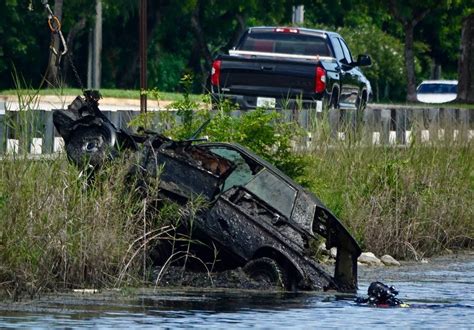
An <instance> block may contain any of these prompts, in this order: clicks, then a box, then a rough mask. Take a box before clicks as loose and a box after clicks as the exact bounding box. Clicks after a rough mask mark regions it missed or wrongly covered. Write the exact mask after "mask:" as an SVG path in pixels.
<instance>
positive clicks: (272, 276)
mask: <svg viewBox="0 0 474 330" xmlns="http://www.w3.org/2000/svg"><path fill="white" fill-rule="evenodd" d="M97 101H98V99H96V98H94V97H91V96H90V95H87V94H86V98H81V97H78V98H77V99H76V100H75V101H74V102H73V104H72V105H71V106H70V107H69V109H68V110H64V111H63V110H60V111H57V112H55V114H54V123H55V126H56V128H57V129H58V131H59V133H60V134H61V135H62V136H63V137H64V140H65V144H66V151H67V154H68V157H69V159H71V160H72V161H73V162H74V163H76V164H78V165H81V166H84V164H87V166H88V167H89V168H92V169H95V170H100V169H99V168H100V164H101V162H102V161H104V160H105V159H111V158H113V157H114V155H116V153H117V152H118V150H119V149H124V147H125V149H128V150H131V151H137V150H139V149H138V148H137V144H140V143H143V145H144V148H143V149H142V150H141V151H140V153H141V155H140V161H139V166H137V167H135V169H134V170H133V171H131V173H133V174H134V175H136V176H139V177H141V178H145V179H146V178H147V177H148V178H151V177H156V176H157V175H159V178H160V179H159V189H160V194H161V195H162V196H163V197H165V198H167V199H170V200H172V201H175V202H177V203H179V204H181V205H185V203H186V202H187V201H188V200H190V199H192V198H194V197H196V196H200V197H201V198H203V199H204V200H205V201H206V207H205V208H204V210H201V211H200V212H199V213H198V214H197V216H196V217H195V218H194V220H193V228H195V230H196V232H197V234H198V237H199V238H200V239H201V241H203V242H212V244H213V245H214V246H216V247H217V248H218V249H219V251H222V253H223V255H225V259H226V261H227V263H228V264H230V265H231V266H233V267H244V270H245V271H246V273H247V274H248V275H249V276H250V277H252V278H255V279H263V280H266V281H271V282H274V283H275V284H277V285H280V286H282V287H284V288H285V289H288V290H296V289H302V290H329V289H334V290H338V291H343V292H354V291H355V290H356V288H357V258H358V256H359V255H360V252H361V250H360V248H359V246H358V244H357V242H356V241H355V239H354V238H353V237H352V236H351V235H350V233H349V232H348V231H347V229H346V228H345V227H344V226H343V225H342V224H341V222H340V221H339V220H338V219H337V218H336V217H335V216H334V215H333V214H332V213H331V212H330V211H329V210H328V209H327V208H326V207H325V206H324V204H323V203H322V202H321V201H320V200H319V199H317V198H316V197H315V196H314V195H313V194H311V193H310V192H308V191H307V190H305V189H304V188H303V187H301V186H300V185H298V184H296V183H295V182H294V181H293V180H291V179H290V178H289V177H287V176H286V175H285V174H283V173H282V172H281V171H279V170H278V169H276V168H275V167H274V166H272V165H271V164H269V163H268V162H266V161H265V160H263V159H261V158H260V157H258V156H257V155H255V154H254V153H252V152H251V151H249V150H248V149H246V148H245V147H243V146H240V145H238V144H231V143H196V141H195V139H191V140H188V141H174V140H170V139H169V138H166V137H164V136H162V135H159V134H154V135H151V136H148V137H143V136H136V135H131V134H128V133H126V132H124V131H123V130H120V129H117V128H116V127H115V126H114V125H113V124H112V123H111V122H110V121H109V120H108V119H107V118H106V117H105V116H103V115H102V114H101V113H100V110H99V108H98V102H97ZM322 239H324V240H325V241H326V247H327V248H328V249H329V248H332V247H337V257H336V262H335V270H334V275H330V274H329V273H328V272H327V270H325V268H324V267H323V266H322V265H320V264H319V263H318V262H316V261H315V260H314V259H313V258H312V257H311V251H310V243H311V241H312V240H322Z"/></svg>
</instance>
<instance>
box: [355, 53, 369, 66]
mask: <svg viewBox="0 0 474 330" xmlns="http://www.w3.org/2000/svg"><path fill="white" fill-rule="evenodd" d="M356 64H357V66H369V65H371V64H372V59H371V58H370V56H369V55H365V54H364V55H359V56H357V63H356Z"/></svg>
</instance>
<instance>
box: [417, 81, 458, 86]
mask: <svg viewBox="0 0 474 330" xmlns="http://www.w3.org/2000/svg"><path fill="white" fill-rule="evenodd" d="M423 84H448V85H457V84H458V81H457V80H423V81H422V82H421V84H420V85H423Z"/></svg>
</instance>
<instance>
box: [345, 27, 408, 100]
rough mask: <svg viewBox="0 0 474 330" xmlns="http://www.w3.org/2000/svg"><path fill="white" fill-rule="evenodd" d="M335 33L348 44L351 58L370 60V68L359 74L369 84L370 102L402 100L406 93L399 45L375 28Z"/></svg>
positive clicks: (392, 38)
mask: <svg viewBox="0 0 474 330" xmlns="http://www.w3.org/2000/svg"><path fill="white" fill-rule="evenodd" d="M337 31H338V32H339V33H340V34H341V35H342V37H343V38H344V39H345V40H346V42H347V43H348V45H349V47H350V48H351V51H352V53H353V54H352V56H354V57H357V55H358V54H369V55H370V56H371V57H372V66H370V67H367V68H363V70H364V73H365V74H366V76H367V79H369V81H370V83H371V84H372V88H373V90H374V99H375V100H377V101H379V100H380V99H389V98H391V99H403V98H404V94H405V90H406V87H405V60H404V55H403V54H404V47H403V43H402V42H400V40H398V39H397V38H394V37H392V36H390V35H388V34H387V33H385V32H383V31H382V30H380V29H379V28H377V27H376V26H375V25H364V26H359V27H358V28H357V29H352V28H340V29H338V30H337Z"/></svg>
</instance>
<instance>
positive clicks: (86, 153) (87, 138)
mask: <svg viewBox="0 0 474 330" xmlns="http://www.w3.org/2000/svg"><path fill="white" fill-rule="evenodd" d="M113 144H115V135H114V132H113V131H112V130H111V129H110V128H109V127H107V126H95V125H94V126H79V127H77V128H76V129H75V130H74V131H73V132H71V138H70V139H69V141H68V143H67V145H66V152H67V155H68V157H69V158H70V159H71V160H72V161H73V162H74V163H75V164H76V165H78V166H79V167H84V166H92V167H94V168H95V167H98V166H100V165H102V164H103V163H104V162H105V161H106V160H108V159H113V158H114V157H115V156H116V151H114V150H113Z"/></svg>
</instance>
